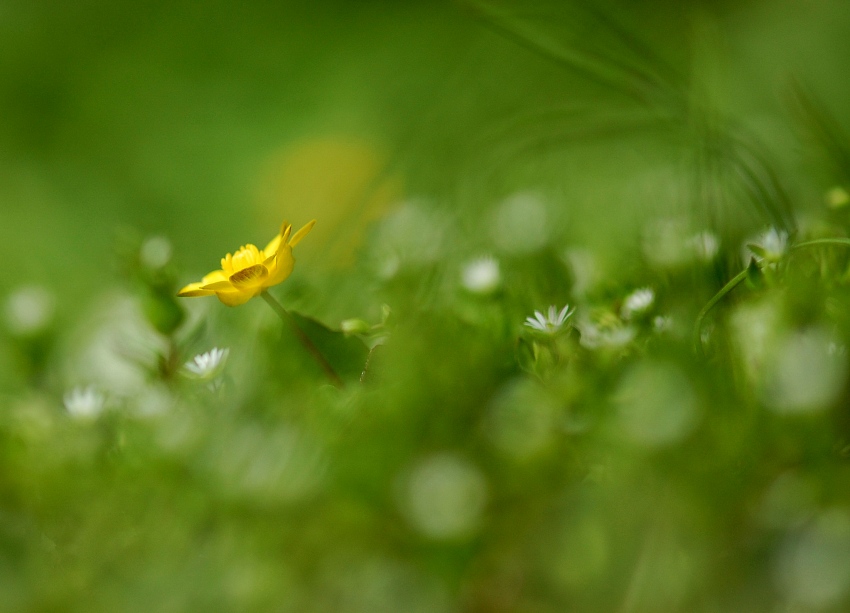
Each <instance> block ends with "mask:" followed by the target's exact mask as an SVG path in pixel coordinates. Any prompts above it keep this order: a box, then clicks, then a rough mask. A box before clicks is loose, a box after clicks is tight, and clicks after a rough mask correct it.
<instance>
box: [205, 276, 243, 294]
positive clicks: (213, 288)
mask: <svg viewBox="0 0 850 613" xmlns="http://www.w3.org/2000/svg"><path fill="white" fill-rule="evenodd" d="M201 289H203V290H207V291H209V292H232V291H234V290H235V289H236V288H235V287H233V284H232V283H231V282H230V281H228V280H227V279H225V280H224V281H216V282H215V283H207V284H206V285H203V286H202V287H201Z"/></svg>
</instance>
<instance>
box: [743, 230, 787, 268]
mask: <svg viewBox="0 0 850 613" xmlns="http://www.w3.org/2000/svg"><path fill="white" fill-rule="evenodd" d="M750 243H751V244H754V245H755V246H756V247H761V250H763V251H764V256H762V255H761V254H760V253H756V252H755V251H753V250H752V249H750V248H749V246H748V247H747V248H746V249H745V252H744V260H745V261H749V259H750V253H753V254H754V255H755V257H756V260H758V261H759V262H760V261H761V260H762V259H764V260H767V261H768V262H778V261H779V260H781V259H782V256H783V255H785V252H786V251H787V250H788V233H787V232H785V231H784V230H777V229H776V228H770V229H768V230H766V231H765V232H762V234H760V235H759V236H758V237H757V238H755V239H754V240H751V241H748V244H750Z"/></svg>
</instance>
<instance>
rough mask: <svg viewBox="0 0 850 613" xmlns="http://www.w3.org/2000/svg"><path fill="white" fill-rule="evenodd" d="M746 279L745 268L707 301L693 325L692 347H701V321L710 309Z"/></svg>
mask: <svg viewBox="0 0 850 613" xmlns="http://www.w3.org/2000/svg"><path fill="white" fill-rule="evenodd" d="M746 278H747V269H746V268H745V269H744V270H742V271H741V272H739V273H738V274H737V275H735V276H734V277H732V279H730V280H729V282H728V283H727V284H726V285H724V286H723V287H722V288H721V290H720V291H719V292H717V293H716V294H714V296H712V298H711V300H709V301H708V303H707V304H706V305H705V306H704V307H702V310H701V311H700V312H699V315H697V320H696V322H695V323H694V334H693V342H694V347H697V348H699V347H701V346H702V340H701V339H700V335H701V334H702V320H703V319H705V316H706V315H708V312H709V311H710V310H711V309H713V308H714V305H716V304H717V303H718V302H720V301H721V300H722V299H723V297H724V296H725V295H726V294H728V293H729V292H731V291H732V290H733V289H735V288H736V287H738V286H739V285H740V284H741V282H742V281H743V280H744V279H746Z"/></svg>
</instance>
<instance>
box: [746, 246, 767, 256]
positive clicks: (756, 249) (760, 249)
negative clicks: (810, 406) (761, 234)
mask: <svg viewBox="0 0 850 613" xmlns="http://www.w3.org/2000/svg"><path fill="white" fill-rule="evenodd" d="M747 249H749V250H750V251H752V252H753V253H755V254H756V255H757V256H759V257H760V258H766V257H767V250H766V249H765V248H764V247H762V246H761V245H756V244H755V243H747Z"/></svg>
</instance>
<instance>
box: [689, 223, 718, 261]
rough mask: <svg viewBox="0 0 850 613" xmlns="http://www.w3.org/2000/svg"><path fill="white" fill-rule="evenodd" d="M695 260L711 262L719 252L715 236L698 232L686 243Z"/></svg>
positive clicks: (706, 232)
mask: <svg viewBox="0 0 850 613" xmlns="http://www.w3.org/2000/svg"><path fill="white" fill-rule="evenodd" d="M688 243H689V245H690V247H691V249H692V250H693V253H694V255H695V256H696V258H697V259H698V260H700V261H702V262H711V261H712V260H713V259H714V258H715V256H716V255H717V252H718V251H719V250H720V241H719V240H718V238H717V235H715V234H713V233H711V232H708V231H703V232H698V233H697V234H694V235H693V236H692V237H691V238H690V240H689V241H688Z"/></svg>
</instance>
